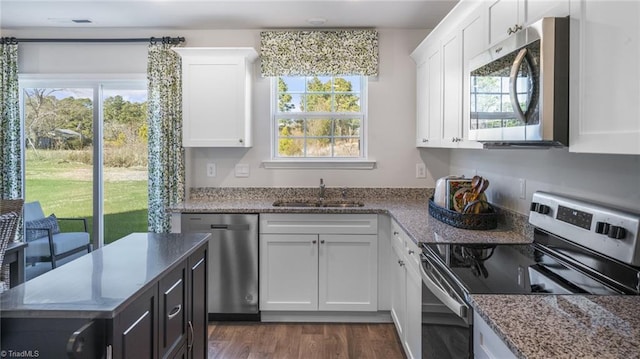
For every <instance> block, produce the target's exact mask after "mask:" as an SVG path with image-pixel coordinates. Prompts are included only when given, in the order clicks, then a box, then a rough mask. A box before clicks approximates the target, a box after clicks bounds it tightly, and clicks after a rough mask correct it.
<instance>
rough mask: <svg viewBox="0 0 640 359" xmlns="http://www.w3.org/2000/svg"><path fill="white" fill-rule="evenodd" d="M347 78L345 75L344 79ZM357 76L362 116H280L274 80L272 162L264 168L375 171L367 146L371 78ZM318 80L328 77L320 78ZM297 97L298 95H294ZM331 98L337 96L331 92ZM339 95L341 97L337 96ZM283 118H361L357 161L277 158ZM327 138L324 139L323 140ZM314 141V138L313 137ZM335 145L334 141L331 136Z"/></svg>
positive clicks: (272, 92)
mask: <svg viewBox="0 0 640 359" xmlns="http://www.w3.org/2000/svg"><path fill="white" fill-rule="evenodd" d="M345 76H346V75H345ZM349 76H357V77H359V79H360V92H359V96H360V109H361V111H360V112H282V113H281V112H278V101H279V96H278V78H279V77H278V76H273V77H271V91H270V92H271V101H270V103H271V114H270V122H271V124H270V126H271V131H270V132H271V136H270V137H271V141H270V148H271V160H270V161H265V162H263V164H264V166H265V168H281V167H282V168H288V167H290V166H288V165H286V164H287V163H289V164H293V165H294V166H296V167H306V166H308V167H316V168H336V167H337V168H373V164H374V163H375V162H373V161H369V160H368V146H367V142H368V141H367V122H368V121H367V120H368V104H367V98H368V84H369V81H368V78H367V76H362V75H349ZM282 77H299V78H306V77H313V75H312V76H282ZM318 77H329V76H319V75H318ZM331 77H332V78H335V77H340V76H339V75H336V76H331ZM294 93H295V92H294ZM331 94H335V93H334V92H331ZM338 94H339V93H338ZM281 118H288V119H313V118H322V119H326V118H332V119H353V118H360V121H361V123H360V131H359V132H360V137H359V139H360V156H357V157H336V156H333V155H332V156H325V157H308V156H301V157H282V156H278V139H279V136H278V135H279V126H278V120H279V119H281ZM323 137H324V136H323ZM312 138H313V136H312ZM330 138H331V139H332V142H333V141H334V139H335V138H340V137H334V135H333V134H332V135H331V137H330Z"/></svg>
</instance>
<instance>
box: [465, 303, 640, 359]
mask: <svg viewBox="0 0 640 359" xmlns="http://www.w3.org/2000/svg"><path fill="white" fill-rule="evenodd" d="M471 302H472V305H473V308H474V310H475V311H476V312H477V313H478V314H479V315H480V316H481V317H482V318H483V319H484V320H485V321H486V322H487V324H489V326H490V327H491V328H492V329H493V331H494V332H495V333H496V334H497V335H498V336H499V337H500V338H501V339H502V341H503V342H504V343H505V344H506V345H507V347H509V349H511V351H512V352H513V353H514V354H515V356H516V357H518V358H523V359H525V358H526V359H537V358H540V359H542V358H638V357H640V314H638V308H639V307H640V297H638V296H634V295H618V296H596V295H486V294H483V295H472V296H471Z"/></svg>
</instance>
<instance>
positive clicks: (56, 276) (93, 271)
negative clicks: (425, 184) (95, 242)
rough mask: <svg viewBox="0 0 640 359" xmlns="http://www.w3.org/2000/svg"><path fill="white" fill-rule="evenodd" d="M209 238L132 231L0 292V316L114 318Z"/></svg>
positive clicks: (204, 236)
mask: <svg viewBox="0 0 640 359" xmlns="http://www.w3.org/2000/svg"><path fill="white" fill-rule="evenodd" d="M209 236H210V235H209V234H204V233H191V234H155V233H132V234H130V235H128V236H126V237H124V238H122V239H120V240H117V241H115V242H113V243H111V244H109V245H108V246H104V247H102V248H100V249H97V250H95V251H93V252H91V253H89V254H87V255H84V256H82V257H80V258H78V259H76V260H74V261H71V262H69V263H67V264H65V265H63V266H60V267H58V268H56V269H55V270H52V271H49V272H47V273H44V274H43V275H41V276H38V277H36V278H34V279H31V280H29V281H27V282H25V283H23V284H21V285H19V286H17V287H15V288H12V289H10V290H8V291H5V292H3V293H2V294H0V315H1V316H2V317H5V318H25V317H38V318H45V317H47V318H89V319H94V318H113V317H115V316H116V315H117V314H118V313H119V311H120V310H121V308H123V307H125V306H126V305H127V303H129V302H130V301H131V300H132V299H133V298H134V297H135V296H136V295H137V294H138V293H141V292H143V291H144V290H146V289H148V288H149V287H150V286H151V285H152V284H153V283H154V280H156V279H157V278H159V277H161V276H162V275H163V274H164V273H167V272H169V271H170V270H171V269H173V268H174V267H175V266H176V265H177V264H178V263H179V262H180V261H182V260H184V258H186V257H187V256H189V255H190V254H191V253H193V252H194V251H195V250H196V249H197V248H198V247H200V246H202V245H204V244H205V243H206V242H207V241H208V238H209Z"/></svg>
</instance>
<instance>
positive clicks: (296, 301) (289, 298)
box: [260, 234, 318, 310]
mask: <svg viewBox="0 0 640 359" xmlns="http://www.w3.org/2000/svg"><path fill="white" fill-rule="evenodd" d="M317 242H318V236H317V235H314V234H261V235H260V309H261V310H267V309H269V310H317V309H318V244H317Z"/></svg>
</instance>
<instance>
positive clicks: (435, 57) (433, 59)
mask: <svg viewBox="0 0 640 359" xmlns="http://www.w3.org/2000/svg"><path fill="white" fill-rule="evenodd" d="M427 66H429V68H428V69H427V71H428V73H429V78H428V79H427V81H428V82H427V84H428V85H427V87H428V89H427V92H428V93H427V97H428V102H427V106H428V108H427V118H428V126H429V130H428V133H429V138H428V144H429V146H430V147H431V146H436V147H437V146H440V141H441V140H442V102H441V100H442V59H441V57H440V47H439V44H436V46H434V47H433V48H431V49H430V50H429V52H428V55H427Z"/></svg>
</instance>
